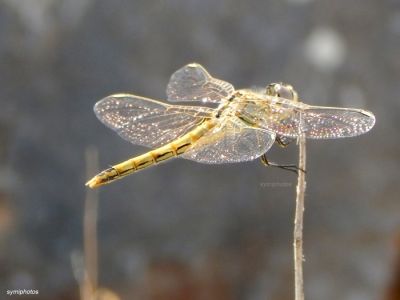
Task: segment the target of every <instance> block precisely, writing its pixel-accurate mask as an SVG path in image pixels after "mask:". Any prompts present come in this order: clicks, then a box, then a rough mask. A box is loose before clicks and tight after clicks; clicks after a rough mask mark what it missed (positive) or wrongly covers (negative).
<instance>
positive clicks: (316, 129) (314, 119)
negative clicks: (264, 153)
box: [265, 100, 375, 139]
mask: <svg viewBox="0 0 400 300" xmlns="http://www.w3.org/2000/svg"><path fill="white" fill-rule="evenodd" d="M286 102H287V103H280V104H279V105H278V104H276V107H275V108H273V109H272V111H271V113H270V114H269V116H267V117H266V119H265V125H266V126H265V128H266V129H268V130H271V131H273V132H276V133H277V134H278V135H282V136H286V137H297V136H298V135H299V132H300V131H301V132H304V133H305V135H306V137H307V138H311V139H335V138H344V137H352V136H357V135H360V134H363V133H366V132H368V131H369V130H370V129H371V128H372V127H373V126H374V124H375V116H374V115H373V114H372V113H371V112H369V111H365V110H362V109H355V108H337V107H323V106H309V105H305V104H303V103H296V102H293V103H290V102H288V101H287V100H286ZM289 103H290V104H289ZM273 106H274V105H272V107H273Z"/></svg>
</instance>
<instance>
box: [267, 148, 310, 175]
mask: <svg viewBox="0 0 400 300" xmlns="http://www.w3.org/2000/svg"><path fill="white" fill-rule="evenodd" d="M261 162H262V163H263V164H264V165H265V166H266V167H276V168H280V169H282V170H287V171H290V172H293V173H296V174H298V173H299V171H300V172H304V173H306V171H304V170H303V169H300V168H299V167H298V166H297V165H294V164H289V165H281V164H277V163H274V162H272V161H269V160H268V159H267V155H266V154H265V153H264V154H263V155H262V156H261Z"/></svg>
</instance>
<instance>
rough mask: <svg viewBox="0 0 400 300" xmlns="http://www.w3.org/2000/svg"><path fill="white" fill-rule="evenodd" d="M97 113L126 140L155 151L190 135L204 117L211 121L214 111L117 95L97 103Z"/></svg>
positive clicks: (101, 119) (127, 95)
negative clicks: (188, 133) (186, 134)
mask: <svg viewBox="0 0 400 300" xmlns="http://www.w3.org/2000/svg"><path fill="white" fill-rule="evenodd" d="M94 111H95V113H96V115H97V117H98V118H99V119H100V121H101V122H103V123H104V124H105V125H106V126H108V127H110V128H111V129H113V130H115V131H116V132H117V133H118V134H119V135H120V136H121V137H122V138H124V139H125V140H127V141H129V142H131V143H133V144H137V145H142V146H146V147H151V148H155V147H159V146H161V145H164V144H166V143H169V142H170V141H172V140H174V139H176V138H177V137H179V136H181V135H183V134H185V133H187V132H189V131H190V130H192V129H193V128H194V127H196V126H197V125H198V124H199V123H200V122H201V121H202V120H203V119H204V118H210V117H211V116H212V113H213V111H214V110H213V109H211V108H207V107H196V106H179V105H168V104H165V103H162V102H158V101H155V100H151V99H147V98H143V97H139V96H135V95H129V94H117V95H111V96H109V97H106V98H104V99H102V100H100V101H99V102H97V103H96V105H95V106H94Z"/></svg>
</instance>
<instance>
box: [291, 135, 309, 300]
mask: <svg viewBox="0 0 400 300" xmlns="http://www.w3.org/2000/svg"><path fill="white" fill-rule="evenodd" d="M298 144H299V168H300V170H303V171H299V173H298V177H297V188H296V212H295V219H294V233H293V235H294V242H293V248H294V289H295V297H294V299H295V300H304V281H303V214H304V194H305V190H306V138H305V136H304V134H303V133H301V134H300V137H299V140H298Z"/></svg>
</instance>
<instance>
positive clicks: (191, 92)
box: [167, 63, 235, 103]
mask: <svg viewBox="0 0 400 300" xmlns="http://www.w3.org/2000/svg"><path fill="white" fill-rule="evenodd" d="M234 92H235V89H234V87H233V86H232V85H231V84H230V83H228V82H225V81H222V80H219V79H216V78H213V77H211V75H210V74H208V72H207V71H206V70H205V69H204V68H203V67H202V66H201V65H199V64H196V63H192V64H188V65H186V66H184V67H183V68H181V69H179V70H178V71H176V72H175V73H174V74H172V76H171V79H170V81H169V83H168V86H167V96H168V101H171V102H181V101H202V102H212V103H219V102H221V100H223V99H226V98H230V97H231V96H232V95H233V93H234Z"/></svg>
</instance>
